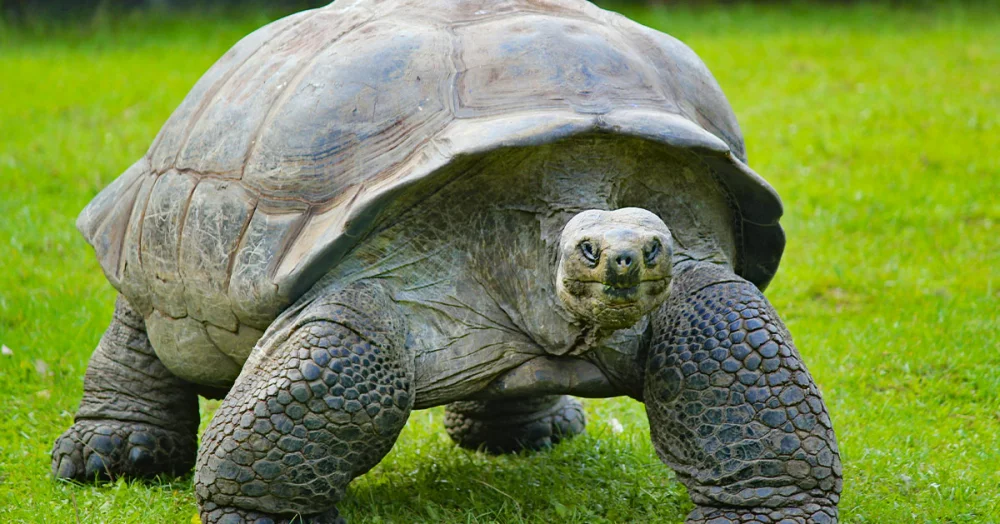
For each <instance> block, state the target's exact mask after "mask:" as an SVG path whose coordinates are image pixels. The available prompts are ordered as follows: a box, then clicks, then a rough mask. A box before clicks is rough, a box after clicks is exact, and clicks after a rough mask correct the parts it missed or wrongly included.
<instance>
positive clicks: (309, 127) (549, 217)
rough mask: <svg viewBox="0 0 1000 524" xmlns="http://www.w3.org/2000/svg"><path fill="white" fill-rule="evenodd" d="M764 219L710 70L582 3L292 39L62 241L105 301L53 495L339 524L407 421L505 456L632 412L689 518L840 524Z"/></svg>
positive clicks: (186, 125)
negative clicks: (87, 253) (152, 481)
mask: <svg viewBox="0 0 1000 524" xmlns="http://www.w3.org/2000/svg"><path fill="white" fill-rule="evenodd" d="M781 213H782V205H781V201H780V200H779V198H778V196H777V194H776V193H775V191H774V190H773V189H772V187H771V186H770V185H769V184H768V183H767V182H766V181H765V180H764V179H763V178H761V177H760V176H759V175H757V174H756V173H755V172H754V171H753V170H751V169H750V168H749V167H748V166H747V159H746V153H745V151H744V144H743V138H742V135H741V132H740V129H739V127H738V125H737V123H736V120H735V118H734V116H733V112H732V110H731V108H730V106H729V104H728V102H727V101H726V99H725V97H724V96H723V94H722V91H721V90H720V89H719V86H718V84H717V83H716V82H715V80H714V79H713V77H712V75H711V74H710V73H709V71H708V70H707V69H706V68H705V66H704V64H703V63H702V62H701V61H700V60H699V59H698V57H697V56H696V55H695V54H694V53H693V52H692V51H691V50H690V49H688V48H687V47H686V46H685V45H684V44H682V43H680V42H679V41H677V40H675V39H673V38H671V37H669V36H667V35H665V34H662V33H659V32H657V31H654V30H651V29H648V28H646V27H643V26H641V25H638V24H636V23H634V22H631V21H629V20H628V19H626V18H624V17H621V16H618V15H616V14H613V13H609V12H606V11H603V10H601V9H599V8H597V7H595V6H593V5H591V4H589V3H588V2H585V1H583V0H502V1H494V0H438V1H433V2H431V1H418V0H338V1H337V2H335V3H333V4H331V5H329V6H327V7H324V8H321V9H315V10H311V11H305V12H302V13H299V14H295V15H292V16H289V17H287V18H284V19H281V20H278V21H276V22H274V23H271V24H269V25H267V26H265V27H263V28H261V29H259V30H257V31H255V32H254V33H252V34H250V35H249V36H247V37H246V38H244V39H243V40H241V41H240V42H239V43H237V44H236V45H235V46H234V47H233V48H232V49H231V50H230V51H229V52H228V53H226V54H225V55H224V56H223V57H222V58H221V59H220V60H219V61H218V62H217V63H216V64H215V65H214V66H212V68H211V69H209V70H208V72H207V73H205V75H204V76H203V77H202V78H201V80H199V81H198V83H197V84H196V85H195V86H194V88H193V89H192V90H191V92H190V94H189V95H188V96H187V98H185V99H184V101H183V102H182V103H181V105H180V107H178V108H177V110H176V111H175V112H174V113H173V115H172V116H171V117H170V119H169V120H168V121H167V123H166V124H165V125H164V126H163V129H162V130H161V131H160V133H159V134H158V135H157V137H156V139H155V140H154V142H153V144H152V145H151V147H150V148H149V150H148V152H147V153H146V154H145V155H144V156H143V157H142V158H140V159H139V160H138V161H137V162H136V163H135V164H134V165H132V166H131V167H130V168H128V169H127V170H126V171H125V172H124V173H123V174H122V175H121V176H120V177H118V179H117V180H115V181H114V182H113V183H111V184H110V185H109V186H108V187H107V188H106V189H104V190H103V191H102V192H101V193H100V194H99V195H97V197H96V198H94V200H93V201H92V202H91V203H90V204H89V205H88V206H87V207H86V209H84V211H83V212H82V214H81V215H80V217H79V220H78V222H77V226H78V228H79V229H80V231H81V232H82V233H83V234H84V236H85V237H86V239H87V240H88V241H89V242H90V244H91V245H92V246H93V247H94V250H95V251H96V254H97V257H98V259H99V261H100V265H101V267H102V269H103V271H104V273H105V275H106V276H107V279H108V280H109V281H110V282H111V284H112V285H113V286H114V287H115V289H116V290H117V291H118V292H119V298H118V302H117V305H116V309H115V313H114V317H113V320H112V321H111V325H110V327H108V329H107V331H106V332H105V334H104V336H103V338H102V339H101V341H100V342H99V344H98V346H97V349H96V350H95V352H94V354H93V357H92V358H91V360H90V364H89V368H88V371H87V374H86V377H85V378H84V393H83V400H82V402H81V405H80V409H79V411H78V413H77V415H76V419H75V423H74V424H73V426H72V427H71V428H69V429H68V430H67V431H66V432H65V433H64V434H63V435H62V436H61V437H60V438H59V439H58V441H57V442H56V444H55V448H54V450H53V454H52V471H53V473H54V475H55V476H57V477H60V478H72V479H80V480H87V479H90V480H93V479H94V478H96V477H111V478H114V477H117V476H121V475H125V476H133V477H136V476H137V477H145V476H152V475H156V474H160V473H184V472H186V471H188V470H190V468H191V467H192V466H194V467H195V489H196V492H197V498H198V502H199V507H200V515H201V518H202V520H203V521H204V522H207V523H221V522H242V521H256V522H287V521H289V520H291V519H304V521H309V522H334V521H338V520H341V519H342V517H340V516H339V515H338V512H337V509H336V507H335V505H336V503H337V502H338V501H339V500H340V499H341V498H342V497H343V496H344V493H345V489H346V487H347V485H348V483H349V482H350V481H351V479H352V478H354V477H357V476H358V475H361V474H363V473H364V472H366V471H367V470H369V469H370V468H372V467H373V466H374V465H375V464H377V463H378V462H379V461H380V460H381V459H382V457H383V456H385V454H386V453H387V452H388V451H389V449H390V448H391V447H392V445H393V443H394V441H395V440H396V438H397V435H398V434H399V432H400V430H401V429H402V427H403V425H404V424H405V422H406V420H407V417H408V415H409V414H410V412H411V411H412V410H414V409H422V408H429V407H432V406H438V405H446V406H447V407H446V417H445V419H446V420H445V426H446V429H447V431H448V433H449V434H450V435H451V437H452V438H453V439H454V440H455V441H456V442H457V443H458V444H459V445H460V446H463V447H467V448H476V449H483V450H487V451H492V452H511V451H518V450H523V449H539V448H545V447H548V446H551V445H553V444H555V443H557V442H558V441H560V440H561V439H565V438H568V437H571V436H573V435H574V434H577V433H580V432H581V431H583V427H584V415H583V410H582V408H581V404H580V402H579V401H578V400H576V399H575V398H573V397H571V396H570V395H573V396H578V397H613V396H628V397H632V398H634V399H636V400H638V401H641V402H643V403H645V407H646V412H647V414H648V417H649V425H650V428H651V434H652V440H653V444H654V447H655V449H656V451H657V453H658V454H659V456H660V458H661V459H662V460H663V461H664V462H665V463H666V464H667V465H669V466H670V467H672V468H673V469H674V470H675V471H676V472H677V476H678V478H679V479H680V480H681V481H682V482H683V483H684V484H685V485H686V486H687V488H688V491H689V493H690V495H691V498H692V500H693V501H694V503H695V506H696V508H695V509H694V511H693V512H692V513H691V514H690V515H689V516H688V522H690V523H706V522H711V523H744V522H761V523H772V522H820V523H829V522H835V521H836V520H837V502H838V499H839V493H840V489H841V469H840V461H839V457H838V452H837V444H836V440H835V437H834V432H833V428H832V426H831V423H830V418H829V416H828V414H827V410H826V408H825V406H824V404H823V401H822V398H821V395H820V392H819V390H818V389H817V387H816V385H815V384H814V382H813V380H812V378H811V377H810V374H809V372H808V371H807V370H806V368H805V366H804V365H803V362H802V359H801V357H800V355H799V353H798V351H797V350H796V349H795V346H794V344H793V343H792V338H791V336H790V335H789V333H788V331H787V330H786V328H785V326H784V325H783V323H782V321H781V319H780V318H779V317H778V315H777V313H775V311H774V309H773V308H772V307H771V305H770V304H769V303H768V301H767V299H765V298H764V296H763V295H762V294H761V290H762V289H764V288H765V286H767V284H768V282H769V281H770V280H771V278H772V277H773V276H774V274H775V271H776V270H777V267H778V262H779V260H780V258H781V254H782V250H783V248H784V234H783V232H782V229H781V227H780V226H779V224H778V219H779V217H780V215H781ZM198 395H204V396H215V397H217V398H222V397H224V400H223V402H222V404H221V406H220V407H219V409H218V411H217V412H216V413H215V416H214V418H213V419H212V422H211V425H210V426H209V428H208V430H207V431H206V433H205V434H204V436H203V438H202V443H201V447H200V449H196V448H197V433H196V432H197V428H198V421H199V415H198Z"/></svg>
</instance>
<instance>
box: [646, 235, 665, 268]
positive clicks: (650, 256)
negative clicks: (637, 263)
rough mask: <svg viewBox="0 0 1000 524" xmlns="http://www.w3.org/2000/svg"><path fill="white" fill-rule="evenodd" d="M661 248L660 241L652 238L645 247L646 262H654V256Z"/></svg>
mask: <svg viewBox="0 0 1000 524" xmlns="http://www.w3.org/2000/svg"><path fill="white" fill-rule="evenodd" d="M661 248H662V246H661V245H660V241H659V240H654V241H653V244H652V245H651V246H649V248H647V249H646V264H649V265H653V264H654V262H655V260H656V256H657V255H659V254H660V249H661Z"/></svg>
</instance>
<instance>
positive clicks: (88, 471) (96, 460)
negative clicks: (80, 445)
mask: <svg viewBox="0 0 1000 524" xmlns="http://www.w3.org/2000/svg"><path fill="white" fill-rule="evenodd" d="M83 472H84V476H86V477H87V478H89V479H91V478H94V476H95V475H96V476H99V477H104V476H106V475H107V474H108V468H107V467H106V466H105V465H104V459H103V458H102V457H101V456H100V455H99V454H97V453H93V454H91V455H90V456H89V457H87V466H86V468H84V470H83Z"/></svg>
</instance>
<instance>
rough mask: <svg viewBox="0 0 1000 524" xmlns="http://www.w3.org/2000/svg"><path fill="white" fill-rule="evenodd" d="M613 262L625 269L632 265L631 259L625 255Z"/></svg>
mask: <svg viewBox="0 0 1000 524" xmlns="http://www.w3.org/2000/svg"><path fill="white" fill-rule="evenodd" d="M615 261H616V262H618V265H619V266H622V267H626V268H627V267H629V266H631V265H632V257H630V256H626V255H622V256H619V257H618V258H617V259H616V260H615Z"/></svg>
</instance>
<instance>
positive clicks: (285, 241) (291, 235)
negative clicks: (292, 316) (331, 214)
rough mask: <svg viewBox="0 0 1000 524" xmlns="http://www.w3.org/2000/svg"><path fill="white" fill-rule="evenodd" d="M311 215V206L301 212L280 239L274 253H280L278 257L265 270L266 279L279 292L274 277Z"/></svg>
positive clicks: (312, 211)
mask: <svg viewBox="0 0 1000 524" xmlns="http://www.w3.org/2000/svg"><path fill="white" fill-rule="evenodd" d="M313 215H314V208H313V206H310V207H309V209H307V210H306V211H305V212H303V213H302V215H301V216H299V218H297V219H296V220H295V224H294V225H293V226H292V227H290V228H289V229H288V232H287V233H285V236H284V238H282V239H281V247H280V248H279V249H278V250H277V251H276V252H277V253H280V255H279V256H278V257H277V259H276V260H275V261H274V262H272V263H271V264H270V267H268V268H267V278H268V279H269V280H270V281H271V283H272V284H274V287H275V288H278V289H279V291H280V288H279V286H278V285H277V283H275V282H274V277H275V275H276V274H277V273H278V268H279V267H281V262H282V261H283V260H284V259H285V257H286V256H287V254H288V247H289V246H291V245H292V243H293V242H294V241H295V240H296V239H298V238H299V235H300V234H301V233H302V229H303V228H305V227H306V224H308V223H309V219H311V218H312V217H313Z"/></svg>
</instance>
